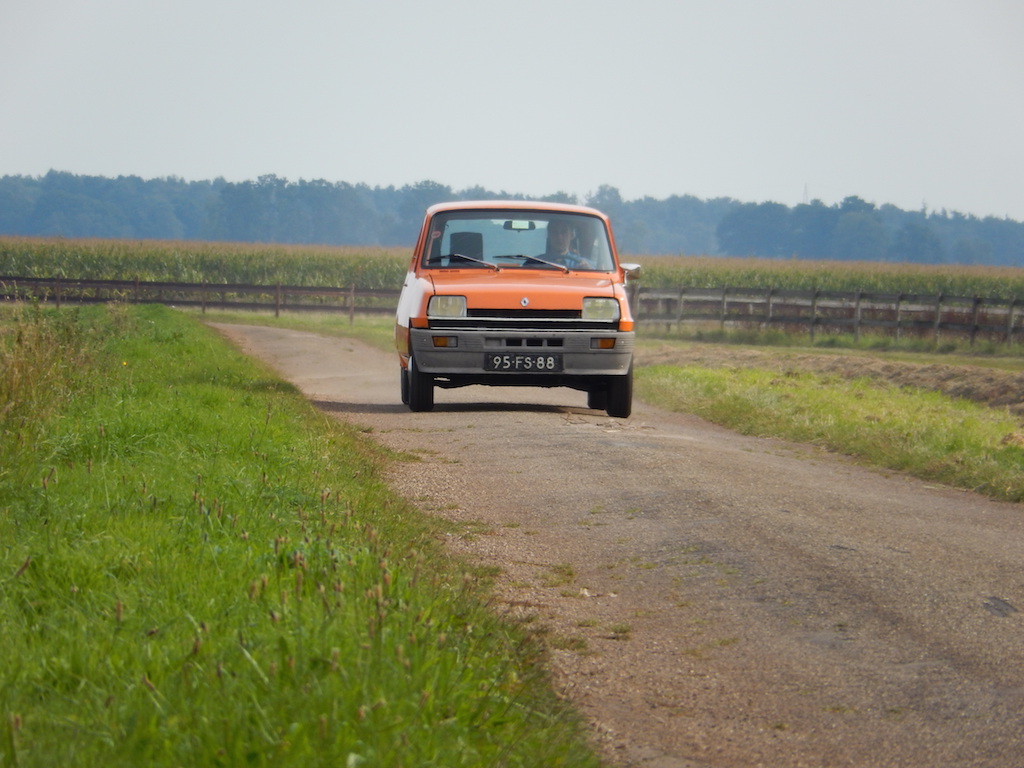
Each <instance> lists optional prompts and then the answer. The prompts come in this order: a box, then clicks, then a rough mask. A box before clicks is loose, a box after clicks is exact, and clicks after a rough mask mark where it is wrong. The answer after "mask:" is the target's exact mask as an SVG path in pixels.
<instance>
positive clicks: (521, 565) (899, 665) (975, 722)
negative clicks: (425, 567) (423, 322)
mask: <svg viewBox="0 0 1024 768" xmlns="http://www.w3.org/2000/svg"><path fill="white" fill-rule="evenodd" d="M216 327H217V328H218V329H219V330H220V331H221V332H222V333H224V334H225V335H227V336H228V337H229V338H231V339H232V340H234V341H235V343H236V344H238V345H239V347H240V348H241V349H242V350H243V351H245V352H247V353H249V354H251V355H253V356H255V357H257V358H260V359H262V360H263V361H265V362H266V363H268V364H269V365H270V366H272V367H273V368H274V369H275V370H276V371H277V372H278V373H279V374H280V375H281V376H282V377H283V378H285V379H287V380H289V381H291V382H293V383H294V384H295V385H297V386H298V387H299V388H301V390H302V391H303V392H304V393H306V395H307V396H308V397H310V398H311V399H312V400H313V401H314V402H315V403H316V404H317V405H318V406H319V407H320V408H322V409H323V410H325V411H327V412H329V413H332V414H336V415H337V417H338V418H342V419H345V420H347V421H350V422H353V423H355V424H359V425H362V426H365V427H366V428H369V429H371V430H372V435H373V437H374V438H375V439H377V440H379V441H380V442H382V443H384V444H386V445H387V446H389V447H391V448H395V449H399V450H403V451H409V452H411V453H414V454H417V455H419V456H420V457H421V458H422V461H419V462H396V463H395V465H394V467H393V468H392V478H391V479H392V482H393V484H394V486H395V487H396V488H397V489H398V490H399V491H401V492H402V493H404V494H405V495H406V496H407V497H408V498H410V499H411V500H412V501H413V502H414V503H416V504H417V505H418V506H419V507H421V508H423V509H425V510H427V511H430V512H432V513H434V514H437V515H441V516H443V517H445V518H447V519H450V520H453V521H456V522H457V523H459V526H460V530H462V531H464V532H465V535H461V536H460V535H453V536H452V537H451V542H450V544H451V547H452V549H453V550H454V551H455V552H457V553H459V554H460V555H463V556H465V557H467V558H470V559H472V560H474V561H478V562H482V563H486V564H491V565H495V566H499V567H500V568H501V569H502V575H501V576H500V577H499V587H498V601H497V604H498V608H499V609H500V610H502V611H505V612H507V613H508V614H509V615H510V616H513V617H516V618H521V619H528V620H531V621H532V624H531V626H534V627H537V628H538V629H540V630H542V631H543V632H545V633H546V634H545V637H546V638H547V641H548V643H549V645H550V647H551V649H552V650H551V666H552V672H553V675H554V677H555V680H556V684H557V685H558V686H559V688H560V689H561V690H562V691H564V693H565V695H567V696H568V697H570V698H571V699H572V700H573V701H574V702H575V703H576V704H577V706H578V707H579V709H580V710H581V711H582V712H583V713H584V714H585V715H586V716H587V717H588V719H589V721H590V723H591V726H592V729H593V734H594V741H595V744H596V745H597V746H598V748H599V749H600V750H601V752H602V754H603V755H604V756H605V757H606V758H607V760H608V762H609V763H610V764H613V765H619V766H643V768H689V767H694V766H721V767H723V768H725V767H728V768H743V767H745V766H773V767H779V768H781V767H784V766H830V767H833V766H921V767H922V768H925V767H927V768H937V767H940V766H941V767H953V766H1006V767H1008V768H1009V767H1010V766H1014V767H1016V766H1020V765H1022V764H1024V632H1022V628H1024V567H1022V566H1024V507H1022V506H1021V505H1015V504H1004V503H998V502H993V501H989V500H986V499H984V498H981V497H979V496H975V495H972V494H969V493H963V492H958V491H952V490H949V489H945V488H940V487H934V486H929V485H927V484H925V483H922V482H919V481H916V480H913V479H909V478H907V477H904V476H901V475H899V474H895V473H886V472H880V471H875V470H870V469H865V468H862V467H859V466H856V465H855V464H853V463H851V462H849V461H846V460H845V459H843V458H841V457H836V456H832V455H829V454H825V453H822V452H820V451H819V450H817V449H815V448H814V447H810V446H803V445H794V444H789V443H782V442H779V441H774V440H767V439H757V438H748V437H742V436H739V435H736V434H734V433H731V432H729V431H727V430H724V429H721V428H718V427H716V426H713V425H710V424H708V423H706V422H703V421H701V420H699V419H696V418H694V417H691V416H688V415H679V414H671V413H667V412H664V411H660V410H656V409H654V408H651V407H647V406H645V405H643V404H640V403H638V404H636V406H635V407H634V412H633V416H632V417H631V418H629V419H626V420H615V419H610V418H608V417H606V416H604V415H603V414H602V413H599V412H596V411H590V410H588V409H587V408H586V402H585V395H583V394H582V393H578V392H573V391H570V390H564V389H553V390H532V389H491V388H482V387H473V388H466V389H456V390H438V392H437V406H436V409H435V410H434V411H433V412H431V413H423V414H414V413H410V412H409V411H407V410H406V409H405V408H404V407H403V406H402V405H401V404H400V403H399V397H398V395H399V393H398V367H397V366H398V363H397V359H396V358H395V357H394V356H392V355H388V354H384V353H381V352H380V351H378V350H375V349H372V348H370V347H367V346H365V345H363V344H361V343H359V342H357V341H352V340H339V339H327V338H323V337H318V336H316V335H313V334H309V333H303V332H298V331H290V330H281V329H272V328H262V327H251V326H225V325H219V326H216Z"/></svg>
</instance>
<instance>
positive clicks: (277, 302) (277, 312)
mask: <svg viewBox="0 0 1024 768" xmlns="http://www.w3.org/2000/svg"><path fill="white" fill-rule="evenodd" d="M280 316H281V284H280V283H278V284H277V285H276V286H275V287H274V317H280Z"/></svg>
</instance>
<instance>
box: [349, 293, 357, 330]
mask: <svg viewBox="0 0 1024 768" xmlns="http://www.w3.org/2000/svg"><path fill="white" fill-rule="evenodd" d="M355 322H356V284H355V283H352V285H351V286H350V287H349V291H348V324H349V325H354V324H355Z"/></svg>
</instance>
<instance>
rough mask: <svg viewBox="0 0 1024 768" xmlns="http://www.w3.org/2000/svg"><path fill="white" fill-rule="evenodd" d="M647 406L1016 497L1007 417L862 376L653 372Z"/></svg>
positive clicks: (1019, 474) (1023, 474)
mask: <svg viewBox="0 0 1024 768" xmlns="http://www.w3.org/2000/svg"><path fill="white" fill-rule="evenodd" d="M636 388H637V392H638V394H639V395H640V396H641V397H643V398H644V399H645V400H647V401H649V402H652V403H654V404H657V405H659V406H661V407H664V408H668V409H671V410H675V411H685V412H689V413H695V414H697V415H699V416H702V417H704V418H706V419H708V420H710V421H713V422H715V423H718V424H722V425H724V426H726V427H729V428H730V429H735V430H737V431H739V432H742V433H744V434H753V435H761V436H766V437H779V438H783V439H787V440H794V441H798V442H807V443H815V444H818V445H821V446H823V447H826V448H828V449H829V450H833V451H838V452H841V453H845V454H848V455H851V456H855V457H857V458H859V459H861V460H863V461H865V462H866V463H870V464H872V465H875V466H880V467H886V468H890V469H897V470H901V471H904V472H908V473H910V474H913V475H915V476H917V477H921V478H924V479H928V480H934V481H937V482H941V483H946V484H949V485H953V486H957V487H960V488H967V489H971V490H975V491H979V492H981V493H985V494H987V495H990V496H993V497H996V498H1000V499H1006V500H1010V501H1024V434H1022V430H1021V426H1020V424H1019V420H1018V419H1015V418H1013V417H1012V416H1011V415H1009V414H1008V413H1007V412H1005V411H1000V410H997V409H991V408H988V407H986V406H984V405H979V404H976V403H972V402H968V401H965V400H958V399H954V398H950V397H948V396H945V395H943V394H940V393H938V392H929V391H923V390H905V389H899V388H896V387H893V386H890V385H887V384H885V383H884V382H878V381H872V380H869V379H866V378H864V379H856V380H852V381H850V380H846V379H841V378H839V377H833V376H823V375H817V374H812V373H800V372H796V371H788V372H786V373H781V374H780V373H779V372H778V371H769V370H763V369H758V368H731V367H730V368H726V367H722V368H709V367H704V366H683V367H677V366H652V367H649V368H641V369H639V370H638V373H637V383H636Z"/></svg>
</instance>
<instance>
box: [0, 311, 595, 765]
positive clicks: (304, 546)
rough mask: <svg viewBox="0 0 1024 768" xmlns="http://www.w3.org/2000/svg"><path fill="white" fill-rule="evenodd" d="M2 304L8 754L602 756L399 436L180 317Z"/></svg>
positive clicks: (317, 758)
mask: <svg viewBox="0 0 1024 768" xmlns="http://www.w3.org/2000/svg"><path fill="white" fill-rule="evenodd" d="M3 311H4V314H3V315H0V364H2V365H0V370H2V371H3V373H4V379H3V381H4V384H3V386H4V387H5V389H4V390H3V392H2V393H0V394H3V396H4V402H5V403H7V405H5V406H4V409H3V411H2V412H0V452H2V456H3V462H2V465H0V466H2V473H0V648H3V654H2V656H0V717H2V719H0V765H2V766H14V765H18V766H43V765H61V766H65V765H90V766H92V765H111V766H116V765H132V766H135V765H157V766H159V765H167V766H171V765H175V766H176V765H240V764H246V765H275V766H278V765H282V766H288V765H302V766H308V765H324V766H326V765H331V766H335V765H342V766H359V765H365V766H370V765H374V766H378V765H380V766H429V765H436V766H480V765H508V766H513V765H522V766H533V765H567V766H575V765H580V766H582V765H596V759H595V758H594V757H593V756H592V754H591V752H590V751H589V749H588V748H587V747H586V745H585V743H584V741H583V739H582V737H581V735H580V730H579V725H578V722H577V720H576V718H575V716H574V715H573V714H572V713H571V712H568V711H566V710H565V708H564V707H563V706H562V705H561V704H560V703H559V702H558V701H557V700H556V698H555V697H554V696H553V694H552V693H551V690H550V687H549V685H548V682H547V680H546V678H545V675H544V667H543V664H542V663H540V661H541V659H540V651H539V650H538V647H537V646H536V645H535V644H534V643H533V642H532V641H530V640H529V639H528V638H527V637H526V635H525V633H523V632H522V631H521V630H520V629H519V628H517V627H515V626H512V625H509V624H507V623H504V622H501V621H499V620H497V619H496V618H495V617H494V616H493V615H492V614H491V613H490V612H489V611H487V610H486V608H485V607H484V600H485V598H486V593H485V592H484V585H483V584H482V583H481V581H480V579H479V578H478V577H476V576H475V575H474V574H473V572H471V571H468V570H467V569H465V568H462V567H460V566H459V564H458V563H453V562H450V561H448V560H447V559H446V558H445V556H444V555H443V553H442V552H441V551H440V548H439V546H438V545H437V544H436V543H435V542H436V541H437V539H438V538H439V536H438V531H437V530H436V529H435V528H434V527H433V525H435V524H434V523H431V522H430V521H429V520H428V519H427V518H425V517H424V516H422V515H420V514H419V513H417V512H416V510H414V509H412V508H410V507H409V506H407V505H406V504H405V503H403V502H402V501H401V500H399V499H397V498H396V497H395V496H394V495H393V494H392V493H391V492H390V491H389V489H388V488H387V487H386V485H385V484H384V483H383V482H382V481H381V479H380V467H381V464H382V462H383V461H385V460H390V459H386V458H385V457H384V456H383V455H382V453H381V451H380V450H379V449H377V448H375V447H373V446H372V445H371V444H369V443H367V442H366V441H364V440H363V439H361V438H360V437H359V435H358V434H356V433H355V432H354V430H352V429H349V428H347V427H345V426H343V425H341V424H339V423H337V422H335V421H332V420H329V419H328V418H327V417H325V416H322V415H320V414H318V413H317V412H315V411H314V410H313V409H312V408H311V407H310V406H309V405H308V404H307V403H306V402H305V401H304V400H303V398H302V397H301V396H300V395H299V394H298V393H297V392H296V391H294V390H293V388H292V387H290V386H289V385H287V384H283V383H282V382H280V381H279V380H277V379H275V378H274V377H273V376H271V375H270V374H268V373H267V372H266V371H265V370H262V369H261V368H259V367H257V366H256V365H255V364H254V363H252V362H251V361H249V360H247V359H245V358H244V357H242V356H241V355H239V354H237V353H235V352H234V351H232V350H231V349H230V348H229V347H228V346H227V345H226V344H225V343H224V342H223V341H221V340H220V339H219V338H218V337H217V335H216V334H215V333H213V332H211V331H209V330H207V329H205V328H203V327H202V326H200V325H199V324H198V323H196V322H195V320H194V319H192V318H189V317H187V316H185V315H183V314H181V313H176V312H173V311H171V310H168V309H165V308H160V307H146V308H139V309H125V308H123V307H116V306H114V307H110V308H107V309H105V308H90V309H88V310H71V311H63V312H60V313H49V312H45V313H44V312H38V311H32V310H31V309H29V310H22V311H14V312H12V311H11V310H9V309H5V310H3ZM54 349H59V350H60V354H52V350H54ZM26 387H27V388H26ZM46 388H48V389H50V390H52V394H46V395H45V396H44V395H42V394H39V393H37V392H36V390H40V389H46ZM34 398H35V399H34Z"/></svg>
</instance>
